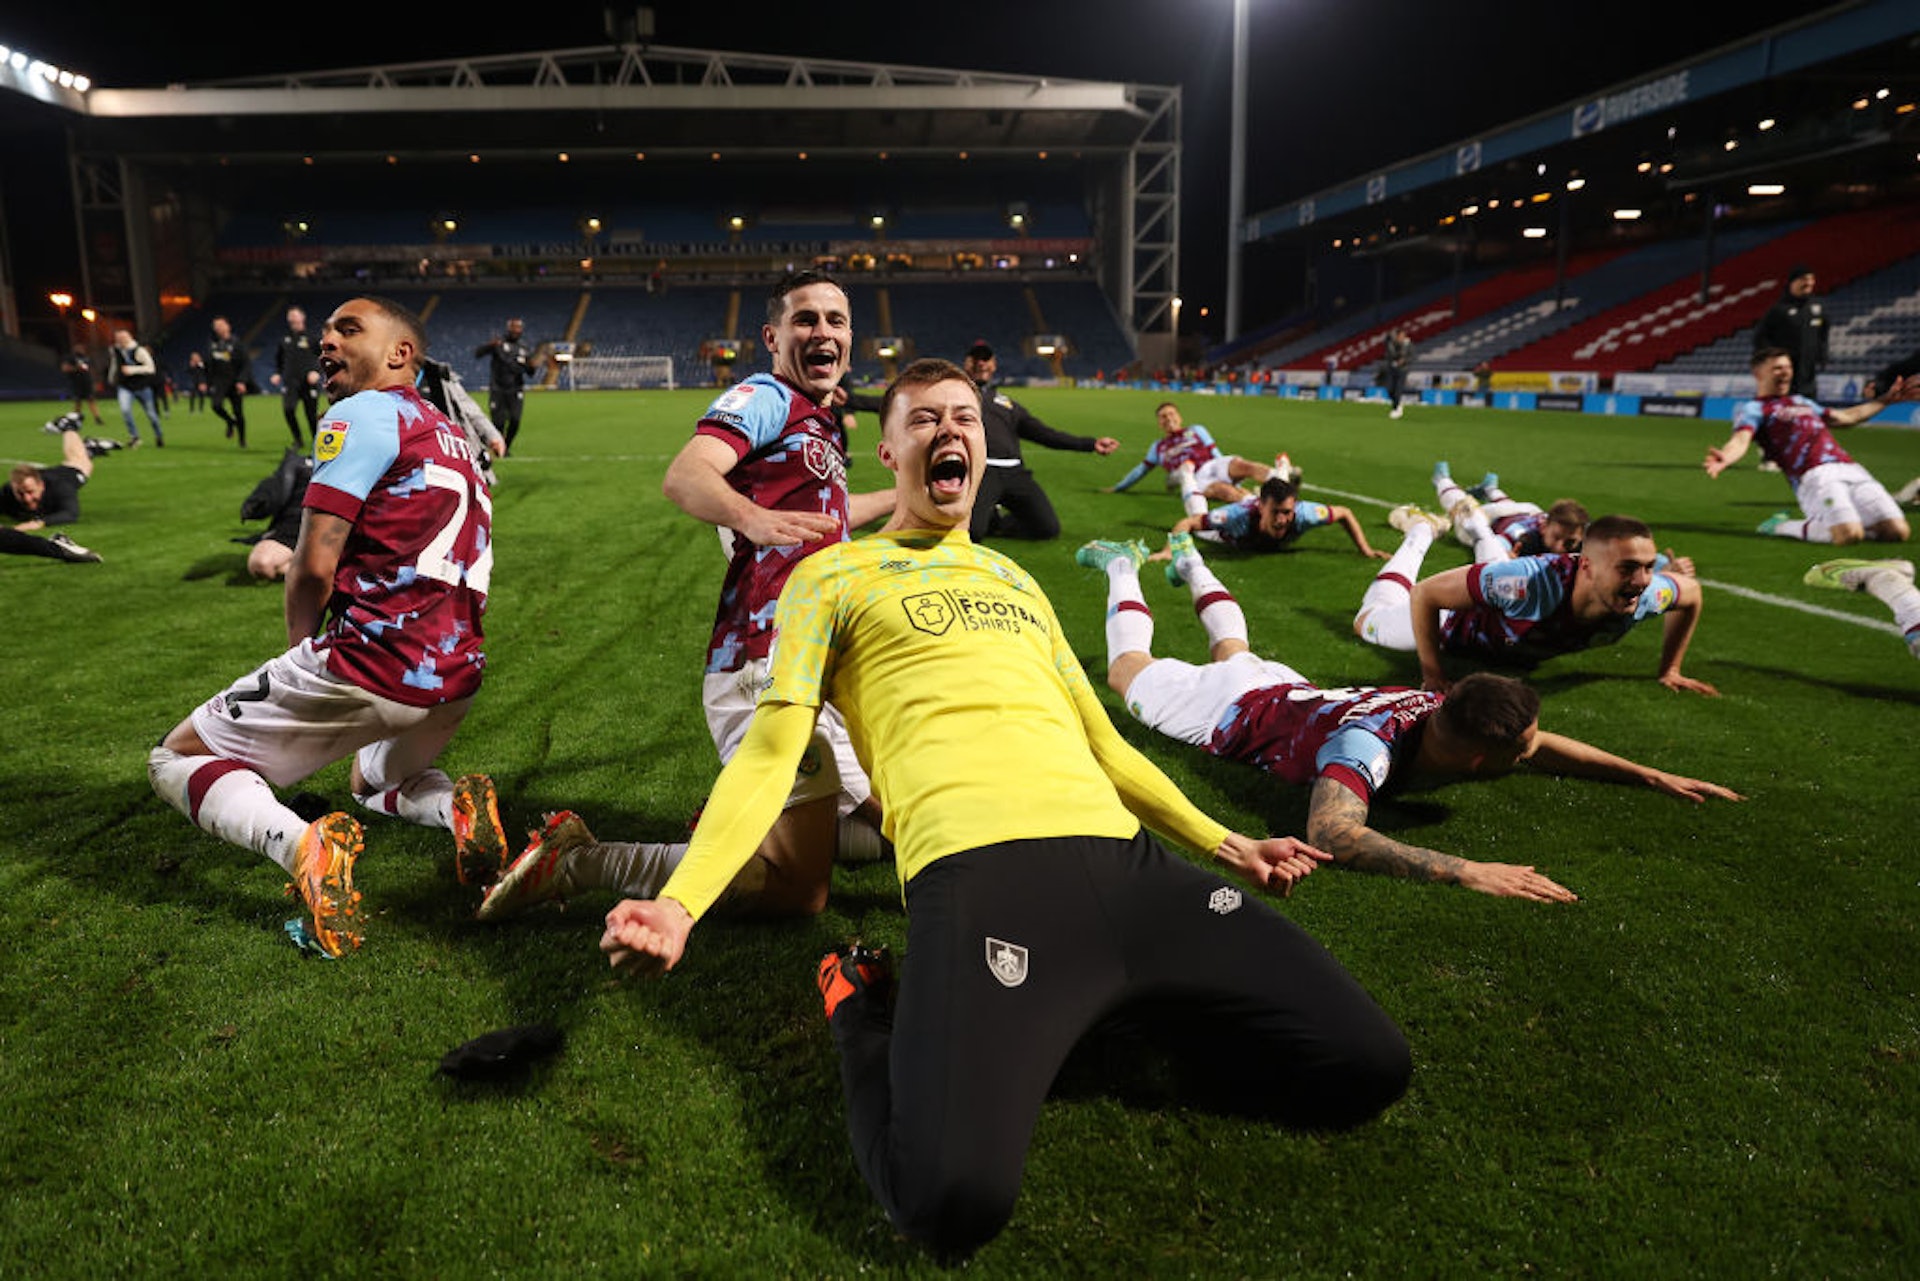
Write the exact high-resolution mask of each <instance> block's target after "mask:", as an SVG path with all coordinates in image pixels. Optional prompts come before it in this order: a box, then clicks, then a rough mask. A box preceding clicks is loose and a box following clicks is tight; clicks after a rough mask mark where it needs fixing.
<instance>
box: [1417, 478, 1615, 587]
mask: <svg viewBox="0 0 1920 1281" xmlns="http://www.w3.org/2000/svg"><path fill="white" fill-rule="evenodd" d="M1433 492H1434V496H1435V497H1436V498H1437V499H1438V500H1439V503H1440V510H1441V511H1443V512H1445V513H1446V514H1447V516H1448V517H1449V518H1450V519H1451V520H1452V522H1453V532H1454V536H1455V537H1457V538H1458V539H1459V540H1460V541H1461V542H1462V543H1465V544H1466V545H1467V546H1468V547H1471V548H1472V549H1473V559H1474V563H1475V564H1482V565H1484V564H1486V563H1487V562H1488V561H1495V560H1512V559H1513V558H1514V557H1516V556H1542V555H1547V554H1551V553H1568V554H1570V553H1573V552H1577V551H1579V550H1580V540H1581V538H1582V537H1584V536H1585V534H1586V532H1587V509H1586V508H1585V507H1582V506H1581V505H1580V504H1579V503H1577V502H1575V501H1574V500H1573V499H1571V498H1562V499H1560V500H1558V501H1557V502H1555V503H1554V504H1553V506H1552V507H1549V508H1547V509H1546V510H1545V511H1542V510H1541V509H1540V507H1539V506H1538V505H1537V504H1534V503H1529V502H1525V501H1523V500H1521V499H1518V498H1513V497H1510V496H1509V495H1508V494H1507V491H1506V490H1504V489H1502V488H1500V477H1499V476H1498V475H1496V474H1495V473H1493V472H1488V473H1487V474H1486V476H1485V478H1484V479H1482V480H1481V482H1480V483H1479V484H1478V485H1475V486H1473V487H1472V488H1471V489H1467V488H1463V487H1462V486H1461V485H1460V483H1459V482H1458V481H1456V480H1455V479H1454V478H1453V472H1452V470H1451V469H1450V468H1449V467H1448V466H1447V464H1446V463H1445V462H1444V461H1443V462H1437V463H1435V464H1434V465H1433Z"/></svg>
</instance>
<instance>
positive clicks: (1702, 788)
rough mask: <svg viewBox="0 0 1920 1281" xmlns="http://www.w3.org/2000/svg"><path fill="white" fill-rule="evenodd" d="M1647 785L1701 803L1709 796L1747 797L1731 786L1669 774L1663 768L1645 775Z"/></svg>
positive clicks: (1735, 798) (1737, 799)
mask: <svg viewBox="0 0 1920 1281" xmlns="http://www.w3.org/2000/svg"><path fill="white" fill-rule="evenodd" d="M1647 786H1648V787H1651V788H1653V789H1654V790H1655V791H1657V792H1665V793H1666V794H1667V795H1668V796H1677V797H1679V798H1680V799H1681V800H1683V801H1692V802H1693V803H1694V804H1695V805H1699V804H1702V803H1704V802H1705V801H1706V799H1707V798H1708V797H1710V796H1717V797H1719V798H1720V799H1721V800H1723V801H1744V800H1746V799H1747V798H1746V797H1744V796H1742V795H1740V793H1738V792H1736V791H1734V790H1733V789H1732V788H1727V787H1722V786H1720V784H1718V783H1709V782H1707V781H1705V780H1704V779H1698V778H1687V777H1684V776H1683V775H1680V774H1669V773H1667V772H1665V771H1664V770H1654V771H1652V772H1651V773H1650V774H1649V775H1648V777H1647Z"/></svg>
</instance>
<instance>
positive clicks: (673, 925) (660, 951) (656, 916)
mask: <svg viewBox="0 0 1920 1281" xmlns="http://www.w3.org/2000/svg"><path fill="white" fill-rule="evenodd" d="M692 929H693V917H692V916H690V915H688V913H687V909H686V908H684V907H682V906H681V905H680V904H679V903H677V902H675V901H674V900H673V899H633V898H630V899H623V900H622V901H621V902H619V903H616V904H614V907H613V910H612V911H611V912H608V913H607V930H606V933H604V934H602V935H601V936H600V950H601V951H602V952H605V953H606V954H607V961H608V963H609V964H611V965H612V966H613V968H614V970H615V971H616V972H617V973H620V974H638V975H645V976H649V977H651V976H653V975H657V974H664V973H666V972H667V971H668V970H670V969H672V968H673V967H674V966H675V965H677V964H679V962H680V956H681V954H682V953H683V952H685V951H686V948H687V934H688V933H689V932H690V931H691V930H692Z"/></svg>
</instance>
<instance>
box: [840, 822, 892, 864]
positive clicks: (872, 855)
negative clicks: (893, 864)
mask: <svg viewBox="0 0 1920 1281" xmlns="http://www.w3.org/2000/svg"><path fill="white" fill-rule="evenodd" d="M833 856H834V858H835V859H837V860H838V861H840V862H842V863H878V862H880V861H881V860H882V859H890V858H892V857H893V847H892V843H891V842H890V841H888V840H887V838H886V837H884V836H882V835H880V829H879V828H877V827H875V826H874V825H873V824H871V823H869V822H867V821H866V820H865V819H858V818H851V817H848V816H845V815H842V816H841V819H840V839H839V841H838V843H837V844H836V845H835V846H834V851H833Z"/></svg>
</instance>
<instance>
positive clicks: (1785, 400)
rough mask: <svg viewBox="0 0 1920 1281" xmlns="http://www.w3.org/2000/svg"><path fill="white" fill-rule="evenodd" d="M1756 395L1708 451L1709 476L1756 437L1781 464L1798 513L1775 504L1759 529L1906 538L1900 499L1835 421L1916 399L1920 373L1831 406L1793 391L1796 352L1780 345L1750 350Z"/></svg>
mask: <svg viewBox="0 0 1920 1281" xmlns="http://www.w3.org/2000/svg"><path fill="white" fill-rule="evenodd" d="M1753 382H1754V390H1755V396H1754V398H1753V399H1752V400H1746V401H1742V402H1741V403H1740V405H1739V406H1738V407H1737V408H1736V409H1735V410H1734V411H1733V435H1731V436H1729V437H1727V440H1726V443H1725V444H1723V445H1718V446H1715V447H1714V448H1712V449H1709V450H1708V451H1707V457H1706V461H1705V463H1703V464H1702V466H1704V467H1705V468H1706V472H1707V475H1708V477H1709V478H1717V477H1718V476H1719V475H1720V473H1721V472H1723V471H1725V470H1726V469H1727V468H1729V467H1731V466H1733V465H1734V464H1735V463H1737V462H1739V461H1740V460H1741V458H1743V457H1745V456H1746V452H1747V447H1748V446H1749V445H1751V444H1753V443H1754V442H1755V441H1758V442H1759V443H1760V453H1761V455H1762V457H1764V458H1765V459H1766V461H1768V462H1770V463H1775V464H1778V466H1779V468H1780V470H1781V472H1783V473H1784V474H1785V475H1786V478H1787V483H1788V484H1789V485H1792V486H1793V493H1794V497H1796V498H1798V499H1799V500H1800V511H1801V513H1802V519H1800V520H1788V519H1787V514H1786V513H1785V512H1776V513H1775V514H1774V515H1772V516H1769V517H1768V518H1767V519H1766V520H1764V521H1762V522H1761V523H1760V529H1759V532H1760V533H1762V534H1772V535H1774V536H1775V537H1776V538H1798V539H1802V540H1804V541H1806V542H1809V543H1833V544H1835V545H1841V546H1843V545H1845V544H1848V543H1857V542H1860V541H1861V540H1862V539H1871V540H1873V541H1874V542H1882V543H1904V542H1905V541H1907V538H1908V535H1909V533H1910V531H1909V529H1908V527H1907V518H1906V517H1905V516H1903V515H1901V513H1900V504H1899V503H1897V502H1895V501H1894V499H1893V495H1891V494H1889V493H1888V492H1887V489H1886V486H1884V485H1882V484H1881V483H1880V482H1879V481H1877V480H1875V479H1874V478H1873V476H1872V475H1871V474H1870V473H1868V471H1867V469H1866V468H1864V467H1862V466H1861V465H1860V464H1859V463H1856V462H1855V461H1853V455H1851V454H1849V453H1848V452H1847V451H1846V450H1844V449H1842V448H1841V447H1840V445H1839V443H1838V442H1836V441H1835V440H1834V438H1833V432H1832V430H1831V429H1832V428H1835V427H1852V426H1855V425H1856V424H1859V423H1863V422H1866V421H1867V420H1868V419H1869V418H1872V417H1873V416H1874V415H1875V414H1877V413H1879V412H1880V411H1881V410H1883V409H1885V408H1886V407H1887V406H1888V405H1890V404H1893V403H1895V402H1897V401H1903V400H1920V380H1915V379H1911V378H1907V379H1901V380H1899V381H1896V382H1895V383H1894V384H1893V385H1892V386H1891V387H1889V388H1887V389H1886V390H1885V391H1883V392H1882V393H1881V394H1880V395H1879V396H1878V397H1876V398H1875V399H1873V400H1868V401H1863V402H1861V403H1860V404H1858V405H1850V406H1848V407H1847V408H1845V409H1830V408H1827V407H1826V406H1823V405H1819V404H1816V403H1815V402H1813V401H1811V400H1808V399H1807V398H1806V397H1805V396H1796V395H1794V394H1793V357H1792V356H1790V355H1788V354H1787V353H1786V352H1785V351H1784V350H1782V349H1781V348H1778V347H1763V348H1761V349H1760V350H1759V351H1757V352H1755V353H1754V354H1753Z"/></svg>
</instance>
